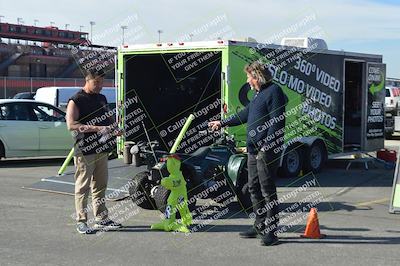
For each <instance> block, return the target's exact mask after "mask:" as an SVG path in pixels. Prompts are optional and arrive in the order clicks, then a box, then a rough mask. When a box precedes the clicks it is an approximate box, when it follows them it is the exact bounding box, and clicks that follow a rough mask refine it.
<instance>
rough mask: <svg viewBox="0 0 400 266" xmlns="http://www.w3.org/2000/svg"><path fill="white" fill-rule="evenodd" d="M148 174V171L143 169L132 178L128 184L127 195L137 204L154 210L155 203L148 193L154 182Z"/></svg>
mask: <svg viewBox="0 0 400 266" xmlns="http://www.w3.org/2000/svg"><path fill="white" fill-rule="evenodd" d="M149 175H150V173H149V172H147V171H144V172H140V173H138V174H137V175H136V176H135V177H134V178H132V184H131V186H129V197H130V198H131V199H132V201H133V203H135V204H136V205H137V206H139V207H141V208H143V209H146V210H155V209H156V204H155V201H154V200H153V199H152V198H151V196H150V193H151V190H152V188H153V187H154V186H155V185H156V184H155V183H154V182H152V181H151V180H149Z"/></svg>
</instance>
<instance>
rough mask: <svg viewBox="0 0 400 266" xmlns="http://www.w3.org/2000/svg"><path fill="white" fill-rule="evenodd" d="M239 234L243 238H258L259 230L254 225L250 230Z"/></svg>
mask: <svg viewBox="0 0 400 266" xmlns="http://www.w3.org/2000/svg"><path fill="white" fill-rule="evenodd" d="M239 236H240V237H242V238H256V237H257V236H258V232H257V230H256V229H255V228H254V226H252V227H251V228H250V229H249V230H247V231H245V232H240V233H239Z"/></svg>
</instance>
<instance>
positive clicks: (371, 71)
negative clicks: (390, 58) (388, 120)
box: [367, 63, 386, 139]
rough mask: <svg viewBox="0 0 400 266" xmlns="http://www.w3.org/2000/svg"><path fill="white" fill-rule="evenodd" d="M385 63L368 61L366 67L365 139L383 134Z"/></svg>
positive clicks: (380, 136)
mask: <svg viewBox="0 0 400 266" xmlns="http://www.w3.org/2000/svg"><path fill="white" fill-rule="evenodd" d="M384 73H386V65H384V64H375V63H369V64H368V69H367V74H368V77H367V82H368V96H367V97H368V98H367V101H368V106H367V139H375V138H382V137H383V136H384V133H385V132H384V115H385V106H384V104H385V90H384V89H383V88H384V87H385V79H386V77H385V74H384Z"/></svg>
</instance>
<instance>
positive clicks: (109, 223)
mask: <svg viewBox="0 0 400 266" xmlns="http://www.w3.org/2000/svg"><path fill="white" fill-rule="evenodd" d="M93 227H94V228H95V229H117V228H120V227H122V224H120V223H117V222H114V221H113V220H110V219H105V220H101V221H97V222H96V223H95V224H94V226H93Z"/></svg>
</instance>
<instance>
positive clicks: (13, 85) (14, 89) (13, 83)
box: [0, 77, 114, 99]
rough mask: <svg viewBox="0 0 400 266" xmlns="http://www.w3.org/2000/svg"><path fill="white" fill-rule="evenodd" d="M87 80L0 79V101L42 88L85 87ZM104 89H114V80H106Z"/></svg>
mask: <svg viewBox="0 0 400 266" xmlns="http://www.w3.org/2000/svg"><path fill="white" fill-rule="evenodd" d="M84 85H85V79H73V78H20V77H0V99H8V98H12V97H14V95H15V94H17V93H20V92H36V90H37V89H39V88H42V87H83V86H84ZM103 86H104V87H113V86H114V80H113V79H105V80H104V84H103Z"/></svg>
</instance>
